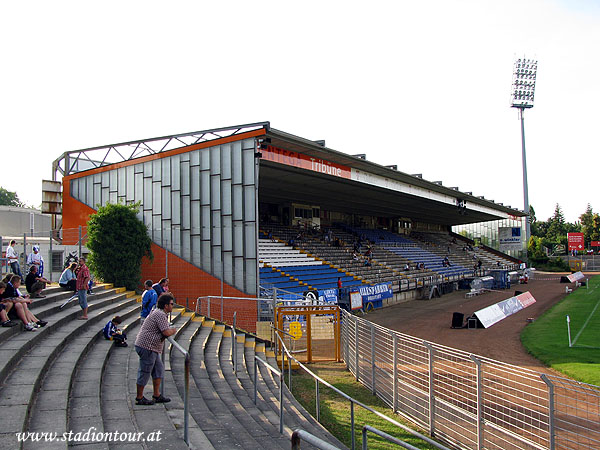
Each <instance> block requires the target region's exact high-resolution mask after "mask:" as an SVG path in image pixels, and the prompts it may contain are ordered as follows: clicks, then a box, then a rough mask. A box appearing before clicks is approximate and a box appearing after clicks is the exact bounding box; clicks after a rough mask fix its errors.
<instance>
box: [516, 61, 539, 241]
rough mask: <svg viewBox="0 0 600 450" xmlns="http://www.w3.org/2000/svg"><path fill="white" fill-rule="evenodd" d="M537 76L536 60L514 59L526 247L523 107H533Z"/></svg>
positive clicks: (528, 235)
mask: <svg viewBox="0 0 600 450" xmlns="http://www.w3.org/2000/svg"><path fill="white" fill-rule="evenodd" d="M536 77H537V61H536V60H533V59H526V58H519V59H517V60H516V61H515V64H514V69H513V81H512V97H511V107H513V108H518V109H519V118H520V119H521V149H522V153H523V202H524V208H523V209H524V211H525V212H526V213H527V216H526V218H525V221H526V225H525V242H526V247H525V248H526V249H527V246H528V245H529V238H530V237H531V218H530V216H529V192H528V188H527V158H526V156H525V118H524V116H525V114H524V112H525V109H528V108H533V99H534V95H535V80H536Z"/></svg>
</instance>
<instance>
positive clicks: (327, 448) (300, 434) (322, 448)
mask: <svg viewBox="0 0 600 450" xmlns="http://www.w3.org/2000/svg"><path fill="white" fill-rule="evenodd" d="M290 440H291V441H292V450H300V441H302V440H304V441H305V442H306V443H308V444H310V445H313V446H315V447H317V448H318V449H319V450H339V448H338V447H336V446H335V445H332V444H330V443H329V442H327V441H324V440H323V439H320V438H318V437H316V436H315V435H314V434H311V433H309V432H308V431H304V430H301V429H297V430H294V432H293V433H292V437H291V439H290Z"/></svg>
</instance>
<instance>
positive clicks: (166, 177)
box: [159, 158, 171, 186]
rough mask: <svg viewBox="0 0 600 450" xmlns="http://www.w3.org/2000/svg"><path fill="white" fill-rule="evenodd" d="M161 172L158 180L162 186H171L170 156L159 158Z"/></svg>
mask: <svg viewBox="0 0 600 450" xmlns="http://www.w3.org/2000/svg"><path fill="white" fill-rule="evenodd" d="M159 161H161V163H162V167H161V169H162V173H161V176H160V180H161V183H162V185H163V186H171V158H161V159H160V160H159Z"/></svg>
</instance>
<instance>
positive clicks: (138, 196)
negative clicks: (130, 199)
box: [134, 172, 144, 203]
mask: <svg viewBox="0 0 600 450" xmlns="http://www.w3.org/2000/svg"><path fill="white" fill-rule="evenodd" d="M134 185H135V189H134V193H135V198H134V201H135V202H136V203H137V202H141V201H142V200H144V174H143V173H141V172H140V173H137V172H136V174H135V175H134Z"/></svg>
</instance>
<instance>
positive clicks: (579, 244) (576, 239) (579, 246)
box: [567, 233, 583, 250]
mask: <svg viewBox="0 0 600 450" xmlns="http://www.w3.org/2000/svg"><path fill="white" fill-rule="evenodd" d="M567 240H568V241H569V250H583V233H567Z"/></svg>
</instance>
